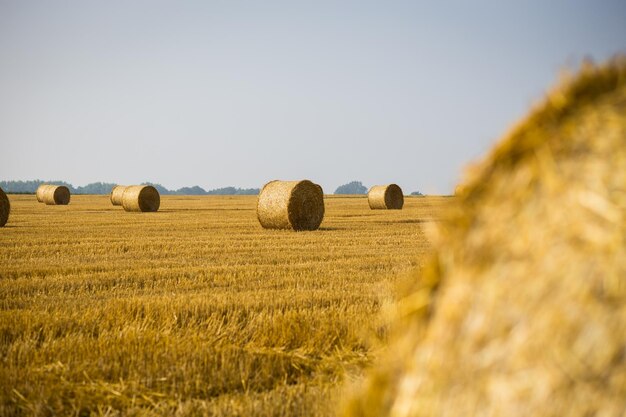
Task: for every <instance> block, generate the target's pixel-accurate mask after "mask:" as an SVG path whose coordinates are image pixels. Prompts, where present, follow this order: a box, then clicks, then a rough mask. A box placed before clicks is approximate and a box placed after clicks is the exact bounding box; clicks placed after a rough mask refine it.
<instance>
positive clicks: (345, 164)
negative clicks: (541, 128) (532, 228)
mask: <svg viewBox="0 0 626 417" xmlns="http://www.w3.org/2000/svg"><path fill="white" fill-rule="evenodd" d="M620 51H621V52H626V1H623V0H620V1H592V0H588V1H580V0H572V1H562V0H561V1H552V0H551V1H545V0H544V1H539V0H529V1H518V2H513V1H495V0H494V1H471V2H470V1H441V2H436V1H432V2H419V1H412V2H403V1H344V2H337V1H315V2H304V1H284V2H283V1H256V2H252V1H250V2H240V1H167V2H165V1H85V0H80V1H54V2H52V1H27V0H19V1H18V0H16V1H7V0H0V141H1V146H0V180H3V179H4V180H10V179H16V180H17V179H36V178H37V179H62V180H66V181H69V182H71V183H73V184H74V185H84V184H86V183H89V182H94V181H105V182H118V183H122V184H127V183H138V182H143V181H153V182H158V183H162V184H163V185H165V186H166V187H168V188H178V187H181V186H191V185H200V186H201V187H204V188H206V189H210V188H216V187H222V186H228V185H234V186H239V187H260V186H261V185H263V184H264V183H265V182H266V181H268V180H271V179H276V178H278V179H300V178H309V179H311V180H313V181H316V182H318V183H320V184H321V185H322V186H323V187H324V189H325V191H326V192H332V191H334V189H335V188H336V187H337V186H338V185H340V184H343V183H345V182H348V181H351V180H361V181H363V183H364V184H365V185H367V186H371V185H373V184H380V183H387V182H397V183H398V184H399V185H400V186H401V187H402V188H403V189H404V190H405V192H410V191H415V190H420V191H423V192H428V193H447V192H450V191H451V190H452V189H453V185H454V183H455V182H456V181H457V179H458V178H459V177H460V174H461V172H462V168H463V166H465V165H466V164H467V163H468V162H470V161H472V160H475V159H476V158H478V157H480V156H481V155H483V154H484V153H485V151H486V150H487V149H489V147H490V146H491V145H492V144H493V143H494V142H495V141H496V140H497V139H498V138H499V137H500V136H501V135H502V134H503V133H504V132H505V131H506V130H507V128H508V127H509V126H510V125H511V124H512V123H513V122H515V121H516V120H517V119H519V118H520V117H522V116H523V115H524V114H525V113H526V111H527V110H528V108H529V106H530V105H532V104H533V103H535V102H536V101H537V100H539V99H540V98H541V97H542V95H543V94H544V92H545V91H546V89H547V88H548V87H549V86H550V85H551V84H552V83H553V82H554V80H555V79H556V78H557V76H558V73H559V71H561V70H562V69H563V68H566V67H570V68H571V67H573V66H577V65H578V63H579V62H580V60H581V59H583V58H584V57H592V58H594V59H596V60H598V61H601V60H605V59H606V58H608V57H609V56H611V55H612V54H614V53H616V52H620Z"/></svg>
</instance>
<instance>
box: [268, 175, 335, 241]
mask: <svg viewBox="0 0 626 417" xmlns="http://www.w3.org/2000/svg"><path fill="white" fill-rule="evenodd" d="M257 217H258V219H259V222H260V223H261V226H263V227H264V228H266V229H293V230H316V229H317V228H318V227H319V226H320V224H321V223H322V220H323V219H324V192H323V191H322V187H320V186H319V185H317V184H314V183H312V182H311V181H308V180H303V181H271V182H268V183H267V184H265V186H264V187H263V189H262V190H261V192H260V193H259V199H258V202H257Z"/></svg>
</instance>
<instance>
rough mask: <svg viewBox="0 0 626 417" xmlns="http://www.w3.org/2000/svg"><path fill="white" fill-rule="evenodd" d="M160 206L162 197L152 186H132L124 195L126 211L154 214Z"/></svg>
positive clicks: (125, 190)
mask: <svg viewBox="0 0 626 417" xmlns="http://www.w3.org/2000/svg"><path fill="white" fill-rule="evenodd" d="M160 205H161V196H160V195H159V192H158V191H157V189H156V188H154V187H153V186H151V185H130V186H127V187H125V189H124V193H123V194H122V207H124V210H126V211H137V212H154V211H157V210H159V206H160Z"/></svg>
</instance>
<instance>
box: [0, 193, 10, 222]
mask: <svg viewBox="0 0 626 417" xmlns="http://www.w3.org/2000/svg"><path fill="white" fill-rule="evenodd" d="M9 213H11V203H10V202H9V197H7V195H6V194H5V193H4V190H3V189H2V188H0V227H4V225H5V224H7V221H8V220H9Z"/></svg>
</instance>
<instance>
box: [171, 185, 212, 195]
mask: <svg viewBox="0 0 626 417" xmlns="http://www.w3.org/2000/svg"><path fill="white" fill-rule="evenodd" d="M206 193H207V192H206V190H205V189H204V188H202V187H198V186H197V185H194V186H193V187H183V188H179V189H178V190H176V192H175V194H179V195H206Z"/></svg>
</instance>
